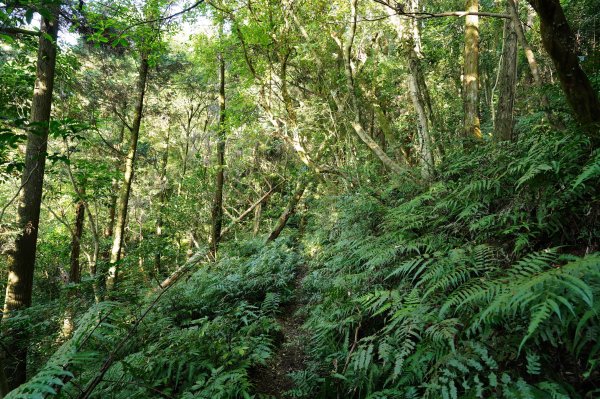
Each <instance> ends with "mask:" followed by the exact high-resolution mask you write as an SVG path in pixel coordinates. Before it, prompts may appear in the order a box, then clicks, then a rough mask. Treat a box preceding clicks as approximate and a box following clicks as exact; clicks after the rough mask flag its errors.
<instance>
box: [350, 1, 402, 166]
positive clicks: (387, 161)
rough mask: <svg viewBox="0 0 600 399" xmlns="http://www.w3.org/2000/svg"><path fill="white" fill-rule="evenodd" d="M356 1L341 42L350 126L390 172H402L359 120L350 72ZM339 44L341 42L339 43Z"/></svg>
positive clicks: (352, 2) (352, 3)
mask: <svg viewBox="0 0 600 399" xmlns="http://www.w3.org/2000/svg"><path fill="white" fill-rule="evenodd" d="M356 3H357V0H352V1H351V16H350V17H351V21H350V31H349V34H348V38H347V40H346V43H345V44H343V56H344V71H345V74H346V87H347V89H348V95H349V96H350V98H349V100H350V106H351V111H352V113H354V120H353V121H352V122H351V123H352V128H353V129H354V131H355V132H356V134H357V135H358V137H360V139H361V140H362V141H363V142H364V143H365V144H366V145H367V146H368V147H369V148H370V149H371V151H373V153H374V154H375V155H376V156H377V158H379V160H380V161H381V162H382V163H383V164H384V165H385V166H386V167H387V168H388V169H390V170H391V171H392V172H394V173H396V174H402V172H403V169H402V167H400V165H398V164H397V163H396V162H394V161H393V160H392V159H391V158H390V157H389V156H388V155H387V154H386V153H385V151H383V150H382V149H381V147H380V146H379V145H378V144H377V142H375V140H373V139H372V138H371V137H370V136H369V133H368V132H366V131H365V129H364V127H363V125H362V123H361V120H360V109H359V106H358V99H357V94H356V86H355V84H354V76H353V72H352V45H353V44H354V36H355V35H356V22H357V12H356ZM340 44H341V43H340Z"/></svg>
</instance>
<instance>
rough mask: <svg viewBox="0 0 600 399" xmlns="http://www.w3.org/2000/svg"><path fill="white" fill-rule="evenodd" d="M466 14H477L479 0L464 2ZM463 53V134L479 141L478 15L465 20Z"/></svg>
mask: <svg viewBox="0 0 600 399" xmlns="http://www.w3.org/2000/svg"><path fill="white" fill-rule="evenodd" d="M465 9H466V12H468V13H478V12H479V0H466V8H465ZM465 21H466V22H465V51H464V72H463V99H464V100H463V101H464V132H465V135H466V136H467V137H474V138H476V139H481V138H482V137H483V136H482V134H481V128H480V123H479V15H471V14H469V15H467V16H466V19H465Z"/></svg>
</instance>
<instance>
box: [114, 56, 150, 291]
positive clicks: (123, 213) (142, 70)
mask: <svg viewBox="0 0 600 399" xmlns="http://www.w3.org/2000/svg"><path fill="white" fill-rule="evenodd" d="M148 68H149V64H148V55H147V54H146V53H142V54H141V56H140V65H139V72H138V81H137V85H136V94H137V100H136V105H135V114H134V117H133V124H132V125H131V127H128V128H129V131H130V133H131V136H130V138H129V149H128V151H127V157H126V159H125V173H124V175H123V182H122V183H121V192H120V193H119V199H118V202H117V209H118V214H117V222H116V226H115V231H114V237H113V244H112V249H111V252H110V267H109V269H108V276H107V280H106V289H107V290H108V291H109V292H110V291H112V290H113V289H114V288H115V285H116V284H117V278H118V272H119V270H118V265H117V263H118V262H119V260H120V259H121V252H122V249H123V239H124V234H125V225H126V223H127V210H128V204H129V195H130V193H131V184H132V182H133V175H134V170H135V158H136V153H137V146H138V139H139V135H140V127H141V124H142V117H143V112H144V96H145V94H146V81H147V79H148Z"/></svg>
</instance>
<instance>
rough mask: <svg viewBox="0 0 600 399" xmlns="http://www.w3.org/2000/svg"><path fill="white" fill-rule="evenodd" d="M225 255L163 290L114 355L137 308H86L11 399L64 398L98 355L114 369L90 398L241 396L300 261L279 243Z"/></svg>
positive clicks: (86, 376)
mask: <svg viewBox="0 0 600 399" xmlns="http://www.w3.org/2000/svg"><path fill="white" fill-rule="evenodd" d="M227 252H228V255H225V254H223V257H222V259H221V260H220V262H218V263H217V264H215V265H211V266H210V267H208V266H203V267H201V268H200V269H199V270H197V271H196V272H195V273H194V274H193V275H192V276H191V277H190V278H189V279H188V280H187V281H186V282H184V283H181V284H180V285H178V287H177V289H176V290H171V291H169V292H168V293H167V294H166V295H165V298H164V299H162V301H160V302H159V303H158V305H156V306H155V307H154V308H153V309H152V312H151V313H150V314H149V315H148V317H147V319H145V320H144V321H143V322H142V324H141V325H140V327H139V330H138V331H137V332H136V333H134V336H133V338H132V339H130V340H128V341H127V342H126V345H125V347H124V348H123V350H122V351H120V352H111V351H113V350H114V348H115V347H116V345H117V343H118V342H119V341H120V340H121V339H123V337H125V336H126V335H127V334H128V331H130V330H131V328H132V326H133V325H134V323H135V320H136V319H137V318H138V317H139V314H138V311H137V307H132V308H127V307H124V306H123V304H120V305H119V306H120V308H119V309H118V311H115V309H114V307H115V304H114V303H108V304H104V303H102V304H101V305H99V306H100V307H99V308H92V309H90V311H88V313H87V314H86V316H84V318H83V319H82V320H81V321H79V323H78V324H79V325H80V327H79V329H78V331H77V332H76V333H75V334H74V336H73V338H71V339H70V340H69V341H67V342H66V343H65V344H64V345H63V349H60V350H59V351H58V352H56V354H55V356H54V357H53V358H51V359H50V360H49V361H48V363H47V364H46V365H45V366H44V367H43V368H42V369H41V370H40V371H39V372H38V373H37V374H36V375H35V377H33V378H32V379H31V380H30V381H29V382H28V383H27V384H25V385H23V386H22V387H21V388H20V389H19V390H18V391H15V392H14V393H13V394H14V395H16V396H14V397H15V398H20V397H29V396H23V395H37V394H47V395H50V396H52V395H55V394H56V392H57V391H59V390H60V394H59V397H69V395H71V394H74V393H76V391H77V388H76V386H85V385H86V384H87V382H88V381H89V380H90V379H91V378H93V377H94V376H95V375H96V373H97V372H98V370H99V368H100V367H101V365H102V363H103V361H104V359H105V357H106V356H107V355H108V354H107V351H108V352H109V353H111V354H112V356H115V357H116V359H117V362H116V363H115V364H114V365H113V366H112V367H111V368H110V369H109V370H108V372H107V373H106V375H105V377H104V378H103V382H102V383H101V384H100V385H99V386H98V388H96V390H95V391H94V396H93V397H98V398H104V397H113V398H120V397H122V398H149V397H163V396H164V395H169V396H177V397H182V398H188V397H189V398H191V397H203V398H204V397H206V398H231V397H250V396H251V394H252V383H251V380H250V377H249V372H250V371H251V369H252V368H255V367H257V366H260V365H265V364H266V362H267V360H268V359H269V358H270V357H271V356H272V354H273V350H274V348H275V346H276V338H277V337H278V333H279V327H278V325H277V323H276V322H275V320H274V317H275V316H276V315H277V314H278V312H279V309H280V307H281V306H282V305H283V304H285V303H286V302H287V301H289V300H290V294H291V284H292V281H293V279H294V275H295V272H296V268H297V267H298V264H299V262H300V261H301V258H300V257H299V256H298V254H297V253H296V252H294V251H293V250H292V249H291V248H290V246H289V244H288V243H286V242H285V241H284V240H278V241H276V242H274V243H273V244H272V245H269V246H267V247H265V248H262V243H259V242H255V243H248V244H245V245H241V246H233V247H232V248H230V249H229V251H227ZM148 301H149V300H146V301H145V302H144V301H142V306H148V304H149V302H148ZM111 310H112V312H111V313H110V318H103V314H105V313H107V312H108V311H111ZM98 320H102V321H101V322H100V323H99V322H98ZM82 341H83V342H82ZM84 344H85V345H84ZM73 382H75V383H76V385H75V384H72V383H73ZM65 384H66V385H65ZM63 385H64V387H63ZM11 395H12V394H11ZM11 397H12V396H11Z"/></svg>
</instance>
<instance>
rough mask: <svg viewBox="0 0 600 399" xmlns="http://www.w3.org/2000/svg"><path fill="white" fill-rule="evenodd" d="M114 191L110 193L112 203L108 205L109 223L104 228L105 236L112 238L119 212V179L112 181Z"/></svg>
mask: <svg viewBox="0 0 600 399" xmlns="http://www.w3.org/2000/svg"><path fill="white" fill-rule="evenodd" d="M111 188H112V192H111V195H110V204H109V205H108V223H107V225H106V227H105V228H104V237H105V238H110V237H112V235H113V233H114V230H115V216H116V214H117V200H118V199H119V196H118V195H117V193H118V192H119V183H118V182H117V180H115V179H113V182H112V187H111Z"/></svg>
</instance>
